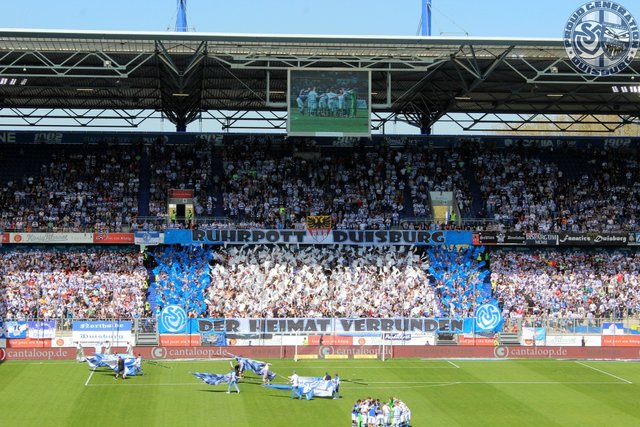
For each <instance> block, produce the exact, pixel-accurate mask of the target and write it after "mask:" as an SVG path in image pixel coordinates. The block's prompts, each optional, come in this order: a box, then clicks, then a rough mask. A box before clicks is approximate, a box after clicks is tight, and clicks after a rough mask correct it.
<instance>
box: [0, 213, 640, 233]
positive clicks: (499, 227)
mask: <svg viewBox="0 0 640 427" xmlns="http://www.w3.org/2000/svg"><path fill="white" fill-rule="evenodd" d="M9 222H10V221H6V220H5V221H4V223H5V224H7V225H6V226H5V227H4V229H3V230H4V232H5V233H109V232H124V233H130V232H134V231H163V230H165V229H172V228H193V227H197V228H219V229H247V228H252V227H254V226H253V222H251V221H237V220H233V219H231V218H228V217H198V218H194V219H193V220H191V221H183V220H179V221H169V220H168V218H167V216H166V215H165V216H155V217H152V216H147V217H138V218H137V219H136V222H132V223H129V224H123V225H122V227H119V228H118V229H113V228H107V227H99V228H96V227H94V226H91V227H89V226H85V227H60V226H52V227H46V226H45V227H37V226H36V227H33V226H25V227H20V228H15V227H13V228H12V227H11V226H10V225H9V224H8V223H9ZM619 225H620V227H619V228H617V229H613V230H607V232H611V233H626V232H637V231H640V224H637V225H633V226H632V227H629V226H628V224H625V227H623V224H619ZM391 229H393V230H406V229H421V230H443V229H447V230H472V231H503V232H508V231H516V229H515V227H514V223H513V221H512V220H500V221H497V220H495V219H491V218H462V219H458V220H456V221H455V222H449V223H447V224H444V223H439V222H436V221H434V220H433V218H430V217H424V218H417V217H413V218H401V219H400V220H399V222H398V224H396V225H392V226H391ZM533 231H538V230H533ZM590 231H592V232H603V230H590ZM550 232H551V233H554V232H555V231H550ZM568 232H570V231H568Z"/></svg>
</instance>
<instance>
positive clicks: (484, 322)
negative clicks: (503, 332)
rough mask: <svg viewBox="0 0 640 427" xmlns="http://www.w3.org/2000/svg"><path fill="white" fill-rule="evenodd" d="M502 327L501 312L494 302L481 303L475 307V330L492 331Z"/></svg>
mask: <svg viewBox="0 0 640 427" xmlns="http://www.w3.org/2000/svg"><path fill="white" fill-rule="evenodd" d="M501 327H502V314H501V313H500V309H499V308H498V307H497V306H495V305H494V304H482V305H481V306H480V307H478V308H477V309H476V330H477V331H478V332H493V331H496V330H498V329H500V328H501Z"/></svg>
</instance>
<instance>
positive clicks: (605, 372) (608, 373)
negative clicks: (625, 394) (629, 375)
mask: <svg viewBox="0 0 640 427" xmlns="http://www.w3.org/2000/svg"><path fill="white" fill-rule="evenodd" d="M576 363H577V364H578V365H582V366H585V367H587V368H589V369H593V370H594V371H596V372H600V373H601V374H605V375H608V376H610V377H611V378H615V379H617V380H620V381H623V382H625V383H627V384H633V383H632V382H631V381H629V380H625V379H624V378H622V377H619V376H617V375H614V374H612V373H610V372H607V371H603V370H602V369H598V368H594V367H593V366H589V365H587V364H586V363H582V362H580V361H579V360H576Z"/></svg>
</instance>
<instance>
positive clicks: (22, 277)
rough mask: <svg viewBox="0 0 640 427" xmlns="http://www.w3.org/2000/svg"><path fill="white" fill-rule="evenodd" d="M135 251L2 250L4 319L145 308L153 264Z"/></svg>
mask: <svg viewBox="0 0 640 427" xmlns="http://www.w3.org/2000/svg"><path fill="white" fill-rule="evenodd" d="M142 261H143V260H142V255H141V254H140V253H139V252H135V251H99V250H89V251H87V250H84V251H71V250H70V251H51V250H30V251H4V252H0V276H1V277H0V319H6V320H23V319H33V318H40V319H54V318H57V319H59V318H65V319H85V318H120V317H124V318H131V317H133V316H140V315H142V314H143V311H144V307H145V299H146V287H147V274H148V273H147V270H146V269H145V267H144V266H143V263H142Z"/></svg>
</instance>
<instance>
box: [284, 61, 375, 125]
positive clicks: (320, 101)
mask: <svg viewBox="0 0 640 427" xmlns="http://www.w3.org/2000/svg"><path fill="white" fill-rule="evenodd" d="M370 88H371V85H370V73H369V72H368V71H351V70H334V69H327V70H289V90H288V97H287V103H288V106H289V115H288V121H287V130H288V133H289V135H292V136H370V134H371V123H370V118H371V114H370V113H371V110H370V104H371V102H370V93H371V90H370Z"/></svg>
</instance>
